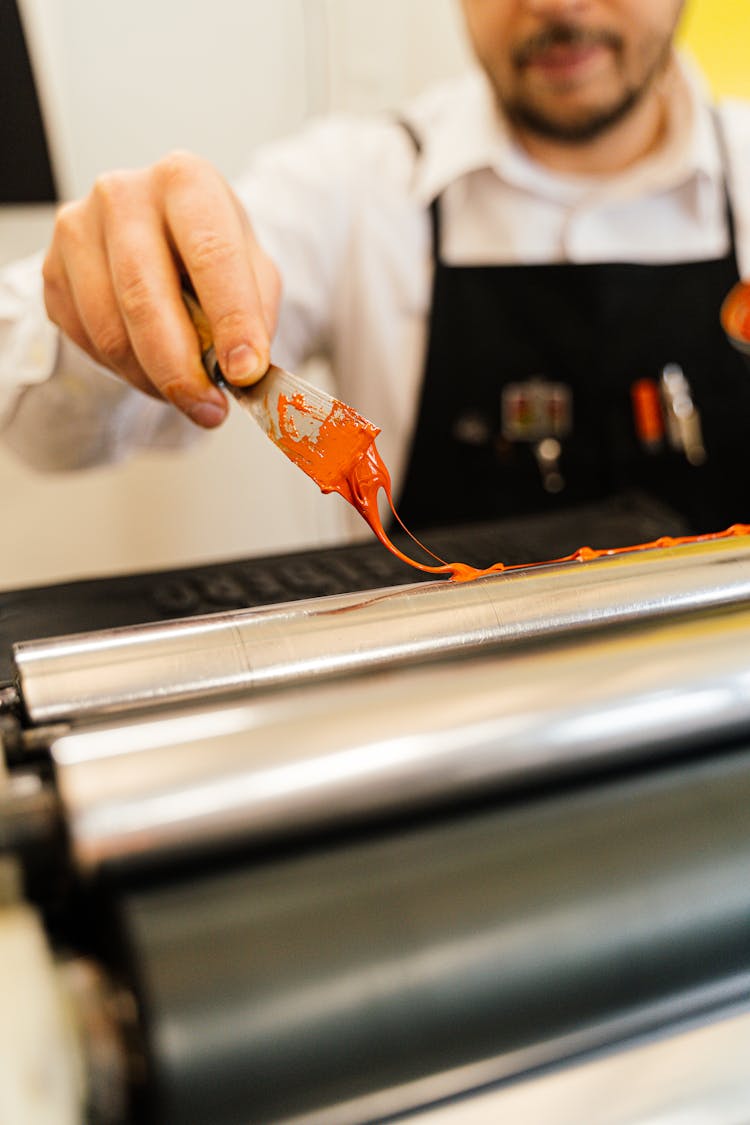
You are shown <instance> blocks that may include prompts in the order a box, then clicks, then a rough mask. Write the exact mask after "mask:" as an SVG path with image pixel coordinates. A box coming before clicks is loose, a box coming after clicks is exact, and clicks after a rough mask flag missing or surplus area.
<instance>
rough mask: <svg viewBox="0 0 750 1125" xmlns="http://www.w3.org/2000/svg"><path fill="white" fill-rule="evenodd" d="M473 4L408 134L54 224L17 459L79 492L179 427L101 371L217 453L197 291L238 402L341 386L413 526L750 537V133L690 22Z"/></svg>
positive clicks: (362, 126) (129, 195)
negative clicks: (696, 60) (748, 318)
mask: <svg viewBox="0 0 750 1125" xmlns="http://www.w3.org/2000/svg"><path fill="white" fill-rule="evenodd" d="M462 3H463V8H464V13H465V17H466V20H467V25H468V29H469V33H470V36H471V40H472V43H473V45H474V48H475V51H476V54H477V57H478V59H479V61H480V63H481V67H482V74H473V75H471V76H470V77H468V78H467V79H465V80H463V81H461V82H459V83H457V84H454V85H452V86H450V87H446V88H443V89H441V90H438V91H436V92H433V93H431V94H428V95H427V96H425V97H424V98H422V99H420V100H419V101H418V102H417V103H416V104H415V105H414V106H412V107H410V109H409V111H408V112H407V115H406V118H407V120H406V122H397V121H395V120H388V119H386V118H383V119H378V120H372V121H369V122H363V121H356V122H355V121H349V120H343V121H341V120H339V121H331V122H328V123H324V124H322V125H318V126H315V127H313V128H312V129H311V130H309V131H308V133H307V134H306V135H305V136H304V137H302V138H300V139H298V140H296V141H292V142H286V143H284V144H281V145H277V146H275V147H273V148H272V149H271V150H269V151H267V152H265V153H261V154H260V155H259V156H258V157H257V158H256V161H255V164H254V167H253V168H252V169H251V170H250V172H249V173H248V175H247V176H246V178H245V179H244V180H242V181H241V182H240V183H239V184H238V185H237V186H236V191H235V192H233V191H232V190H231V189H230V188H229V187H228V186H227V185H226V184H225V183H224V182H223V180H222V179H221V178H220V177H219V176H218V175H217V173H216V172H215V171H214V170H213V169H212V168H210V167H209V166H207V165H206V164H205V163H204V162H202V161H200V160H198V159H196V158H194V157H191V156H189V155H185V154H173V155H171V156H169V157H167V158H165V159H164V160H162V161H160V162H159V163H157V164H156V165H154V166H153V167H151V168H149V169H147V170H145V171H139V172H131V173H116V174H112V175H109V176H104V177H102V178H101V179H100V180H99V182H98V183H97V184H96V186H95V187H94V189H93V191H92V192H91V194H90V195H89V196H88V197H87V198H86V199H85V200H83V201H82V202H80V203H75V204H71V205H69V206H67V207H65V208H63V210H62V211H61V213H60V217H59V220H58V223H57V227H56V230H55V234H54V238H53V241H52V244H51V247H50V249H49V252H48V254H47V258H46V262H45V266H44V299H45V302H46V308H47V310H48V313H49V316H50V317H51V319H52V321H54V322H55V323H56V324H57V325H59V327H60V329H61V330H62V332H63V334H64V336H63V340H62V345H61V349H60V352H59V354H58V358H57V367H56V372H55V374H54V375H53V376H52V378H51V379H50V380H49V382H48V384H42V385H39V386H36V387H32V388H30V389H29V390H27V391H26V392H25V393H24V394H23V395H22V397H21V398H20V400H19V401H18V402H17V404H16V407H15V410H14V411H13V414H12V417H11V421H10V422H9V424H8V426H7V440H8V441H9V442H10V443H11V444H12V445H15V446H16V447H17V448H23V449H25V451H26V454H27V455H28V456H31V457H33V456H34V446H35V445H36V447H37V450H38V456H39V457H40V458H41V459H42V460H44V461H46V463H48V464H55V463H60V464H63V463H64V464H71V463H76V462H78V463H85V462H87V461H94V460H97V459H101V458H102V457H106V456H109V451H110V450H111V448H113V445H115V446H118V448H120V447H122V446H123V445H127V444H128V442H137V441H139V440H142V433H143V428H144V426H146V427H147V429H148V431H149V433H152V434H153V435H154V436H155V437H156V436H158V433H159V432H160V431H161V429H162V428H163V426H165V425H172V422H167V421H166V420H165V419H164V416H163V412H162V410H160V409H159V408H158V407H157V408H154V407H149V406H147V405H145V404H146V402H147V400H145V399H144V400H141V401H142V403H143V404H144V405H141V406H138V407H136V406H134V405H133V401H134V400H133V399H132V398H131V396H130V394H129V393H128V392H127V391H126V390H125V389H123V387H118V388H116V389H115V388H114V387H113V385H112V383H111V381H108V380H105V379H103V378H102V377H101V375H100V374H99V370H98V367H97V366H95V365H103V366H104V367H107V368H109V369H110V370H112V371H114V372H116V373H117V374H118V375H120V376H121V377H122V379H123V380H124V381H125V383H127V384H129V385H130V386H132V387H135V388H137V389H138V390H140V391H145V392H146V393H147V394H149V395H151V396H157V397H159V398H164V399H167V400H168V401H169V402H171V403H172V404H174V405H175V406H176V407H178V409H179V410H180V411H182V412H183V414H185V415H187V416H188V417H189V418H191V419H192V421H193V422H195V423H197V424H198V425H199V426H204V427H213V426H216V425H218V424H219V423H220V422H221V421H222V420H223V418H224V415H225V412H226V402H225V399H224V396H223V394H222V393H221V392H220V391H219V390H218V389H217V388H215V387H214V386H212V384H211V383H210V382H209V380H208V378H207V377H206V375H205V373H204V372H203V370H202V367H201V364H200V357H199V352H198V346H197V341H196V337H195V333H194V330H193V328H192V325H191V323H190V320H189V318H188V315H187V312H186V310H185V307H184V304H183V302H182V299H181V294H180V273H181V272H183V271H184V272H186V273H187V274H188V275H189V276H190V279H191V281H192V284H193V286H194V288H195V290H196V292H197V294H198V297H199V299H200V302H201V304H202V305H203V308H204V310H205V312H206V314H207V315H208V318H209V320H210V322H211V324H212V328H213V333H214V338H215V342H216V349H217V355H218V359H219V362H220V365H221V367H222V370H223V371H224V373H225V374H226V376H227V378H228V379H229V380H230V381H234V382H236V383H247V382H252V381H254V380H257V379H259V378H260V377H261V376H262V375H263V373H264V371H265V369H266V367H267V365H268V362H269V358H270V355H271V354H272V353H273V356H274V359H275V361H276V362H279V363H282V364H284V365H286V366H292V367H294V366H297V365H298V364H299V363H300V362H301V361H302V360H303V359H304V358H305V357H306V356H308V355H310V354H312V353H314V352H316V351H323V352H325V353H326V354H327V355H328V356H329V357H330V359H331V361H332V364H333V367H334V372H335V374H336V376H337V379H338V385H337V387H338V392H339V394H340V395H341V397H343V398H345V399H347V400H348V401H350V402H351V403H352V404H353V405H354V406H356V407H357V408H358V409H359V410H360V411H362V413H364V414H366V415H367V416H369V417H371V418H372V419H373V420H374V421H376V422H377V423H378V424H379V425H380V426H381V427H382V430H383V434H382V437H381V439H380V441H379V444H380V446H381V450H382V452H383V454H384V456H385V459H386V461H387V462H388V463H389V465H390V467H391V470H392V474H393V477H394V483H395V488H394V493H395V495H396V496H397V497H400V500H399V507H400V510H401V513H402V515H403V517H404V519H405V520H406V522H407V523H412V524H414V525H415V526H419V525H424V524H438V523H445V522H458V521H464V520H471V519H475V518H484V517H493V516H502V515H507V514H514V513H518V512H526V511H544V510H549V509H558V508H565V507H566V506H573V505H575V504H577V503H580V502H582V501H585V500H589V499H596V498H601V497H606V496H610V495H613V494H616V493H617V492H619V491H621V490H624V489H632V488H640V489H644V490H645V491H646V492H648V493H650V494H652V495H654V496H656V497H657V498H659V499H661V500H663V501H665V502H666V503H667V504H669V505H670V506H671V507H673V508H675V509H676V510H677V511H679V512H681V513H682V514H683V515H684V516H685V517H686V519H687V520H688V521H689V523H690V525H691V526H692V528H693V529H694V530H695V531H706V530H714V529H717V528H719V527H720V526H722V525H725V524H727V523H729V522H732V521H734V520H737V519H750V503H746V501H745V496H744V489H743V475H744V453H745V445H746V436H745V435H746V432H747V425H748V420H750V375H748V374H746V372H745V369H744V367H743V361H742V359H741V357H739V356H738V355H736V354H734V353H733V352H732V350H731V349H730V348H729V346H728V345H727V344H726V342H725V341H724V339H723V337H722V333H721V329H720V325H719V319H718V316H719V306H720V303H721V300H722V298H723V296H724V295H725V294H726V292H727V291H728V290H729V288H730V287H731V286H732V284H733V283H734V282H735V281H736V280H737V278H738V276H739V268H740V267H739V264H738V262H737V255H738V253H740V254H744V257H745V258H747V255H748V253H750V239H747V240H746V242H747V245H745V244H742V245H740V246H739V247H738V246H736V244H735V234H734V231H735V220H734V214H735V211H736V210H737V209H738V208H739V209H740V210H739V219H740V221H739V223H738V224H737V227H738V229H739V230H740V231H742V230H743V229H745V228H746V226H747V223H746V221H745V220H746V218H747V219H748V220H750V214H748V216H745V215H744V213H743V211H742V206H743V203H742V199H743V197H744V198H747V194H746V193H743V190H742V185H743V183H744V177H746V176H748V175H750V111H748V110H747V109H746V107H744V106H735V107H729V108H727V109H726V110H724V111H723V112H722V113H721V115H717V116H716V117H714V115H713V113H712V112H711V110H710V109H709V107H708V106H707V105H706V104H705V101H704V98H703V95H702V93H701V92H700V90H699V88H698V85H697V83H696V80H695V78H694V77H692V76H691V75H690V74H689V73H688V72H687V71H686V69H685V67H684V65H683V64H682V63H681V62H680V61H679V60H678V59H677V58H676V56H675V54H674V51H673V48H672V40H673V35H674V32H675V28H676V25H677V22H678V19H679V15H680V12H681V8H682V3H681V2H679V0H462ZM747 229H750V226H747ZM746 268H747V266H746ZM69 341H73V343H74V344H75V345H77V348H80V349H82V350H83V352H84V353H85V354H86V356H88V357H89V359H90V363H89V368H88V370H84V361H83V357H82V356H81V353H80V352H78V351H76V352H72V351H71V347H70V344H69ZM73 369H75V372H74V374H71V372H73ZM36 378H37V379H38V378H39V375H38V373H37V374H36ZM71 379H72V381H73V383H74V384H75V387H76V393H75V394H67V393H66V385H67V383H69V382H70V381H71ZM29 381H33V378H32V379H30V380H29ZM82 381H83V383H82ZM83 384H85V388H86V391H85V394H81V393H80V389H81V386H82V385H83ZM105 384H106V385H105ZM100 401H101V402H102V403H103V406H102V409H101V412H100V413H97V411H98V406H97V404H98V402H100ZM49 404H51V405H49ZM52 410H54V428H55V434H56V435H57V437H56V439H55V437H54V436H53V437H52V438H50V435H49V429H50V427H45V426H44V425H43V424H42V423H41V422H40V419H41V420H42V422H43V420H44V418H45V412H46V414H47V415H49V416H52V415H51V412H52ZM81 416H82V417H83V419H84V421H83V423H81V424H79V422H80V417H81ZM45 429H46V430H47V437H46V438H45V441H44V443H42V442H40V440H39V439H38V437H36V436H35V435H37V434H39V433H41V432H43V431H45ZM105 433H111V434H114V435H116V437H115V438H111V439H107V440H105V439H104V438H103V436H102V435H103V434H105ZM42 444H43V445H44V448H43V449H42Z"/></svg>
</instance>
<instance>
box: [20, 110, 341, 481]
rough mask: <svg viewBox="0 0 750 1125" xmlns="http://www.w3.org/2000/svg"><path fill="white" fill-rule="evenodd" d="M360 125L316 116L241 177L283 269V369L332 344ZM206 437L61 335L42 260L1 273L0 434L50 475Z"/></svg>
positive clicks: (240, 188) (264, 240)
mask: <svg viewBox="0 0 750 1125" xmlns="http://www.w3.org/2000/svg"><path fill="white" fill-rule="evenodd" d="M360 132H361V123H360V122H358V121H357V120H356V119H350V118H339V119H330V120H326V121H322V122H319V123H314V124H312V125H310V126H309V127H308V128H307V129H306V130H305V131H304V132H303V133H301V134H299V135H298V136H297V137H294V138H292V139H289V140H285V141H280V142H276V143H274V144H272V145H269V146H267V147H264V148H263V149H261V150H259V152H258V153H257V154H256V156H255V157H254V158H253V159H252V161H251V163H250V165H249V167H248V170H247V172H246V173H245V174H244V175H243V176H241V177H240V178H239V180H238V182H237V183H236V184H235V190H236V191H237V194H238V196H239V198H240V201H241V202H242V204H243V206H244V207H245V208H246V210H247V213H248V215H249V217H250V221H251V223H252V224H253V228H254V230H255V232H256V236H257V237H258V239H259V241H260V243H261V245H262V246H263V247H264V249H265V250H266V252H267V253H268V254H270V256H271V258H272V259H273V260H274V262H275V263H276V265H277V267H278V269H279V271H280V274H281V278H282V304H281V310H280V317H279V323H278V329H277V333H276V336H275V339H274V342H273V348H272V354H273V357H274V361H275V362H277V363H281V364H282V365H284V366H288V367H291V368H295V367H297V366H299V365H300V364H301V363H303V362H304V361H305V360H306V359H308V358H310V357H311V356H313V355H321V354H325V353H326V351H327V349H328V347H329V343H330V330H331V315H332V306H333V304H334V297H335V288H336V284H337V279H338V277H339V273H340V269H341V262H342V259H343V257H344V254H345V248H346V244H347V238H348V235H349V231H350V227H351V215H352V209H353V206H354V200H355V198H356V176H357V174H358V173H357V171H356V169H357V168H358V167H359V174H360V175H361V161H360V162H359V165H358V162H357V160H356V158H353V156H352V153H353V151H356V149H357V147H358V146H357V136H358V134H360ZM359 147H360V148H361V145H360V146H359ZM198 432H199V431H198V430H197V428H196V427H195V426H193V425H192V424H191V423H189V422H188V421H187V420H186V419H184V418H183V417H182V415H180V414H179V413H178V412H177V411H176V410H174V409H173V408H172V407H170V406H168V405H166V404H162V403H159V402H157V401H155V400H153V399H150V398H148V397H147V396H145V395H142V394H140V393H139V392H137V391H135V390H133V389H132V388H130V387H129V386H128V385H127V384H125V383H124V382H122V381H121V380H119V379H116V378H115V377H114V376H112V375H110V374H109V373H108V372H107V371H106V370H105V369H104V368H102V367H99V366H98V365H97V364H96V363H94V362H93V361H92V360H91V359H90V358H89V357H88V356H87V355H86V354H85V353H84V352H82V351H81V350H80V349H78V348H76V347H75V345H73V344H72V343H71V342H70V341H69V340H67V339H66V338H65V337H64V336H62V335H61V334H60V333H58V331H57V330H56V329H55V327H54V326H53V325H52V324H51V323H50V322H49V321H48V319H47V317H46V314H45V310H44V302H43V297H42V278H41V255H40V256H37V257H36V258H32V259H28V260H26V261H24V262H20V263H16V264H14V265H13V266H11V267H9V268H7V269H5V270H4V271H2V272H0V436H1V437H2V440H3V441H4V443H5V444H6V445H7V446H9V447H10V448H12V449H13V450H15V451H16V452H17V453H18V454H19V455H20V456H21V457H22V458H23V459H24V460H25V461H27V462H28V463H29V464H31V465H33V466H35V467H37V468H40V469H50V470H51V469H73V468H79V467H80V468H83V467H87V466H91V465H101V464H105V463H110V462H112V461H116V460H119V459H121V458H123V457H124V456H126V455H127V454H128V453H130V452H132V451H134V450H135V449H137V448H139V447H143V446H147V445H148V446H153V445H154V444H160V445H173V446H176V445H181V444H184V443H185V442H186V441H189V440H190V438H191V437H195V435H196V434H197V433H198Z"/></svg>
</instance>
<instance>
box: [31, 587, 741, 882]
mask: <svg viewBox="0 0 750 1125" xmlns="http://www.w3.org/2000/svg"><path fill="white" fill-rule="evenodd" d="M749 733H750V610H747V609H745V610H735V611H732V612H728V613H721V614H697V615H689V616H684V617H682V618H680V619H678V620H675V621H670V622H651V623H650V624H647V625H643V624H642V625H640V626H638V627H636V628H632V629H628V628H624V629H618V630H615V631H613V632H610V633H607V634H600V635H590V636H588V637H579V638H577V639H571V640H569V641H567V642H557V643H554V644H548V645H545V646H534V647H530V648H527V649H516V650H514V651H512V652H506V653H498V652H495V653H491V654H489V655H486V656H481V657H476V656H475V657H472V658H469V659H466V660H456V661H453V662H444V663H440V664H436V665H433V666H429V667H427V666H422V667H414V668H408V669H402V670H400V671H398V672H389V671H381V672H373V673H370V674H368V675H363V676H361V677H352V678H350V679H348V680H343V681H340V682H333V683H327V684H318V685H307V686H305V687H298V688H294V689H290V690H289V691H285V692H276V693H268V694H267V695H266V696H264V697H262V698H259V699H257V700H256V701H248V702H245V703H242V704H239V703H237V704H234V705H232V706H223V707H220V706H216V705H215V706H214V707H212V708H209V709H204V710H201V711H199V710H196V709H191V710H182V711H176V712H175V713H173V714H162V713H155V714H154V715H153V716H152V717H150V718H148V717H143V718H140V719H138V720H133V721H131V722H130V723H129V724H122V723H121V724H118V725H114V724H113V725H111V726H106V725H103V724H102V725H97V726H90V727H81V728H79V729H77V730H76V729H73V730H72V731H71V732H70V733H68V734H65V735H62V736H61V737H58V738H57V739H56V740H55V741H54V742H53V743H52V746H51V753H52V758H53V761H54V763H55V769H56V774H57V781H58V788H59V794H60V798H61V800H62V803H63V806H64V808H65V811H66V817H67V821H68V828H69V836H70V840H71V846H72V849H73V853H74V857H75V860H76V862H77V864H78V866H79V868H80V869H82V870H83V871H84V872H93V871H95V870H97V869H98V868H101V867H108V866H119V865H126V866H128V865H140V864H144V863H150V862H154V861H156V862H162V861H170V862H173V861H175V860H188V859H190V858H192V857H194V856H195V855H196V854H197V853H200V852H204V851H207V850H208V851H210V850H213V849H217V848H222V847H226V846H234V845H236V844H238V843H249V842H256V843H257V842H260V841H264V840H268V839H271V838H279V837H284V836H290V835H291V836H293V835H296V834H299V833H308V832H311V831H319V830H321V829H325V828H331V827H334V826H340V825H344V824H346V823H350V822H353V821H357V820H360V819H363V818H372V817H378V816H383V815H385V814H392V813H395V812H400V811H405V810H414V809H417V808H420V807H426V806H431V805H438V804H441V803H445V802H450V801H455V800H461V799H464V798H466V797H468V796H476V795H478V794H486V793H489V792H492V791H495V790H500V789H503V788H507V787H508V786H512V785H514V784H517V783H518V782H519V781H524V782H526V781H528V780H530V779H534V778H539V777H541V776H544V777H545V778H546V777H554V776H557V775H561V774H566V773H567V774H570V773H571V772H574V771H578V770H581V769H583V768H590V767H591V766H592V764H593V765H595V766H597V768H598V767H601V766H603V765H605V764H609V763H612V762H619V761H622V760H631V759H633V760H636V759H639V758H644V757H647V756H649V755H653V754H678V753H680V752H683V751H684V750H685V749H686V748H691V747H695V746H700V745H705V744H706V743H709V742H711V741H719V740H721V739H726V738H729V737H732V738H734V737H737V736H739V735H743V734H749Z"/></svg>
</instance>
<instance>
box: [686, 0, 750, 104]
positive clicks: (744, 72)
mask: <svg viewBox="0 0 750 1125" xmlns="http://www.w3.org/2000/svg"><path fill="white" fill-rule="evenodd" d="M680 38H681V41H682V43H683V45H684V46H686V47H687V48H688V49H689V51H690V52H691V54H693V55H694V56H695V58H696V59H697V60H698V62H699V64H700V66H701V68H702V70H703V72H704V74H705V75H706V77H707V78H708V80H709V82H710V84H711V89H712V90H713V92H714V94H715V95H716V96H717V97H726V96H733V97H736V96H739V97H747V98H750V0H688V3H687V5H686V8H685V12H684V15H683V18H682V25H681V36H680Z"/></svg>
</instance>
